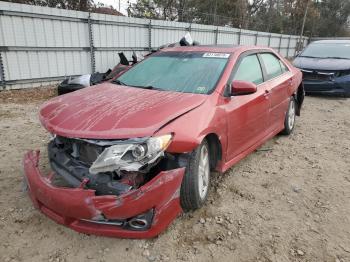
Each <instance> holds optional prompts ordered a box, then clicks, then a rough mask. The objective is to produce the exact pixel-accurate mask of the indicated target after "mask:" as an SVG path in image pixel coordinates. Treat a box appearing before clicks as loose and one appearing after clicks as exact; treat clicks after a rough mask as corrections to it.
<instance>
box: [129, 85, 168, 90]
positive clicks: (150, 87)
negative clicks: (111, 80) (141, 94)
mask: <svg viewBox="0 0 350 262" xmlns="http://www.w3.org/2000/svg"><path fill="white" fill-rule="evenodd" d="M133 87H138V88H143V89H153V90H164V89H162V88H159V87H155V86H152V85H148V86H133Z"/></svg>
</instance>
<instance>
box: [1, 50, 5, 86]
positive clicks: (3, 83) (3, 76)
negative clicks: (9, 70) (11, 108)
mask: <svg viewBox="0 0 350 262" xmlns="http://www.w3.org/2000/svg"><path fill="white" fill-rule="evenodd" d="M0 80H1V81H0V82H1V83H0V85H1V87H2V89H3V90H5V89H6V81H5V70H4V65H3V63H2V55H1V52H0Z"/></svg>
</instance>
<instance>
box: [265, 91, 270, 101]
mask: <svg viewBox="0 0 350 262" xmlns="http://www.w3.org/2000/svg"><path fill="white" fill-rule="evenodd" d="M269 94H270V90H267V89H265V94H264V97H265V98H266V99H268V98H269Z"/></svg>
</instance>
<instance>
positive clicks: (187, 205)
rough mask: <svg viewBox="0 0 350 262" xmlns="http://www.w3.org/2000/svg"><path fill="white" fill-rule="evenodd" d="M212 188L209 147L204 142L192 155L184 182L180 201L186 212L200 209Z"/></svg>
mask: <svg viewBox="0 0 350 262" xmlns="http://www.w3.org/2000/svg"><path fill="white" fill-rule="evenodd" d="M209 186H210V154H209V145H208V142H207V141H206V140H204V141H203V142H202V143H201V144H200V145H199V146H198V147H197V148H196V149H195V150H194V151H193V152H192V153H191V155H190V158H189V161H188V165H187V168H186V173H185V176H184V178H183V181H182V185H181V192H180V201H181V206H182V208H183V209H184V210H185V211H188V210H194V209H198V208H200V207H201V206H202V205H203V203H204V202H205V200H206V199H207V196H208V191H209Z"/></svg>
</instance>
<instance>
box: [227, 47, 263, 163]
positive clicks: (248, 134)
mask: <svg viewBox="0 0 350 262" xmlns="http://www.w3.org/2000/svg"><path fill="white" fill-rule="evenodd" d="M233 80H242V81H249V82H253V83H255V84H256V85H257V92H256V93H254V94H248V95H240V96H232V97H231V99H230V100H229V101H228V102H227V104H226V105H225V110H226V113H227V123H228V137H227V139H228V146H227V157H228V159H227V160H228V161H230V160H232V159H234V158H235V157H238V156H239V154H240V153H242V152H244V151H245V150H247V149H249V148H250V147H252V146H253V145H254V144H256V143H257V142H258V141H259V140H260V139H262V138H263V137H264V136H265V135H266V128H267V123H268V112H269V96H268V94H267V93H266V92H265V91H266V89H265V86H264V78H263V72H262V68H261V65H260V61H259V59H258V57H257V55H256V54H249V55H242V56H241V57H240V59H239V60H238V63H237V64H236V66H235V67H234V69H233V71H232V74H231V77H230V79H229V84H230V83H231V82H232V81H233Z"/></svg>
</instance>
